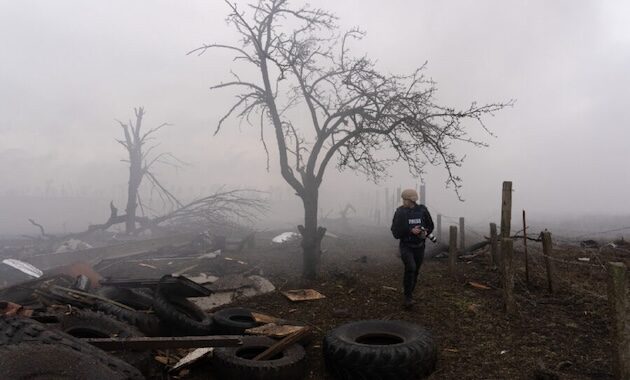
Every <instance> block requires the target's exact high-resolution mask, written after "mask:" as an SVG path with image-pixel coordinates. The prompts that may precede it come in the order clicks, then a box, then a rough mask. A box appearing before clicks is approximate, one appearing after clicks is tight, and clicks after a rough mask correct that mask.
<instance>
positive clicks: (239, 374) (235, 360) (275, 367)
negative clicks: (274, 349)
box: [212, 336, 306, 380]
mask: <svg viewBox="0 0 630 380" xmlns="http://www.w3.org/2000/svg"><path fill="white" fill-rule="evenodd" d="M274 343H276V341H275V340H273V339H271V338H268V337H248V336H246V337H243V345H241V346H239V347H221V348H215V349H214V353H213V357H212V365H213V367H214V370H215V371H216V373H217V375H218V378H219V379H247V380H276V379H282V380H302V379H304V378H305V377H306V360H305V359H306V352H305V351H304V347H302V346H300V345H299V344H294V345H292V346H289V347H287V348H285V349H284V350H283V351H282V357H280V358H277V359H272V360H256V361H254V360H251V359H247V358H246V357H241V356H239V355H242V354H243V353H245V352H249V353H250V354H253V355H256V354H259V353H261V352H263V351H264V350H265V349H267V348H269V347H271V346H272V345H273V344H274ZM251 350H253V351H251ZM250 356H251V355H250Z"/></svg>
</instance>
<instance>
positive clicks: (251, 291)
mask: <svg viewBox="0 0 630 380" xmlns="http://www.w3.org/2000/svg"><path fill="white" fill-rule="evenodd" d="M206 286H207V288H208V289H209V290H210V291H211V292H212V294H210V295H209V296H208V297H202V298H194V299H191V302H193V303H194V304H195V305H197V306H198V307H200V308H201V309H202V310H213V309H215V308H217V307H219V306H222V305H227V304H229V303H232V302H233V301H234V300H236V299H241V298H248V297H253V296H256V295H260V294H265V293H270V292H273V291H274V290H276V287H275V286H274V285H273V284H272V283H271V281H269V280H267V279H266V278H264V277H261V276H257V275H252V276H249V277H245V276H243V275H240V274H238V275H228V276H224V277H220V278H219V279H217V280H216V281H213V283H212V284H210V285H206Z"/></svg>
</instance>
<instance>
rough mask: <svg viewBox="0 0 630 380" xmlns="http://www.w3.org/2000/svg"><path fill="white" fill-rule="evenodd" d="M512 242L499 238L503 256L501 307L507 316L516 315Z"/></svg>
mask: <svg viewBox="0 0 630 380" xmlns="http://www.w3.org/2000/svg"><path fill="white" fill-rule="evenodd" d="M513 244H514V242H513V241H512V239H510V238H505V237H504V238H501V256H503V262H502V265H503V271H502V272H503V305H504V309H505V312H506V313H508V314H510V315H511V314H515V313H516V301H515V300H514V261H513V256H514V255H513V252H514V250H513V248H514V246H513Z"/></svg>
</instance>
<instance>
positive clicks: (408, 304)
mask: <svg viewBox="0 0 630 380" xmlns="http://www.w3.org/2000/svg"><path fill="white" fill-rule="evenodd" d="M414 304H415V302H413V299H412V298H411V296H405V301H404V302H403V308H404V309H405V310H411V309H413V305H414Z"/></svg>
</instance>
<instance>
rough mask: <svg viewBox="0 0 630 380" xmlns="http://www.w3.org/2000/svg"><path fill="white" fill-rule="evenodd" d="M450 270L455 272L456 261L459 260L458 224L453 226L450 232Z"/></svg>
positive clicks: (451, 272) (452, 272)
mask: <svg viewBox="0 0 630 380" xmlns="http://www.w3.org/2000/svg"><path fill="white" fill-rule="evenodd" d="M448 240H449V243H448V271H449V273H450V274H451V275H454V274H455V263H456V262H457V226H451V227H450V229H449V234H448Z"/></svg>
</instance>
